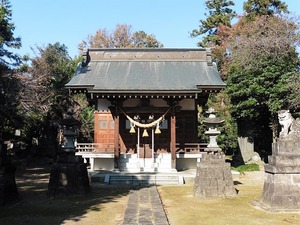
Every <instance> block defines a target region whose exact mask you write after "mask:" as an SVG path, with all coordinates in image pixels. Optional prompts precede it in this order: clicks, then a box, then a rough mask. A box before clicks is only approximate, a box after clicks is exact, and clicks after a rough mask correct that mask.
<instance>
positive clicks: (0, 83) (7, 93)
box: [0, 0, 22, 139]
mask: <svg viewBox="0 0 300 225" xmlns="http://www.w3.org/2000/svg"><path fill="white" fill-rule="evenodd" d="M11 20H12V11H11V5H10V2H9V1H8V0H2V1H1V2H0V136H2V138H3V139H11V138H12V137H13V134H14V130H15V129H16V128H19V127H20V126H22V118H21V114H20V110H19V99H20V92H19V90H20V88H21V83H20V80H19V77H18V76H17V74H16V73H15V71H14V70H13V69H12V68H11V67H13V66H17V65H18V64H19V63H20V58H19V56H18V55H17V54H15V53H14V52H13V51H12V50H13V49H18V48H20V47H21V38H19V37H15V36H14V29H15V26H14V23H12V22H11ZM1 133H2V134H1ZM0 139H1V137H0Z"/></svg>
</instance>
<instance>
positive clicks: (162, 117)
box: [120, 107, 171, 128]
mask: <svg viewBox="0 0 300 225" xmlns="http://www.w3.org/2000/svg"><path fill="white" fill-rule="evenodd" d="M170 109H171V107H170V108H168V110H167V111H166V112H165V113H164V114H163V115H162V116H161V117H159V118H158V119H157V120H155V121H153V122H151V123H140V122H138V121H135V120H134V119H132V118H131V117H130V116H128V115H127V114H126V113H125V112H124V111H123V110H122V109H121V108H120V110H121V111H122V112H123V113H124V115H125V116H126V117H127V119H128V120H129V121H130V122H131V123H132V124H133V125H134V126H137V127H141V128H151V127H154V126H156V125H157V124H159V123H160V121H162V120H163V119H164V118H165V115H167V113H168V112H169V110H170Z"/></svg>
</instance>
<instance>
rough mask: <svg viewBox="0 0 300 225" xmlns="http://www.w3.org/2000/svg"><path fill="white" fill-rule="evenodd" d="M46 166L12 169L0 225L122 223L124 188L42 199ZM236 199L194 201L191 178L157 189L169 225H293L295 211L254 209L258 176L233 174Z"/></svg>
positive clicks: (259, 183) (296, 221) (298, 216)
mask: <svg viewBox="0 0 300 225" xmlns="http://www.w3.org/2000/svg"><path fill="white" fill-rule="evenodd" d="M49 172H50V167H47V168H45V167H36V166H35V167H31V168H30V167H29V168H27V169H21V168H18V170H17V174H16V178H17V179H16V180H17V186H18V190H19V194H20V197H21V201H20V202H18V203H16V204H14V205H11V206H9V207H2V208H0V224H1V225H23V224H24V225H27V224H28V225H29V224H30V225H37V224H39V225H41V224H42V225H48V224H49V225H50V224H51V225H59V224H63V225H71V224H84V225H85V224H87V225H94V224H97V225H99V224H104V225H120V224H122V219H123V214H124V211H125V208H126V204H127V200H128V194H129V187H125V186H124V187H122V186H104V185H100V184H95V183H92V192H91V193H89V194H86V195H78V196H68V197H56V198H50V197H48V196H47V185H48V181H49ZM233 178H234V182H235V188H236V189H237V190H238V195H237V197H234V198H226V199H214V200H199V199H195V198H194V196H193V192H192V191H193V179H187V180H186V181H187V182H186V184H185V185H176V186H160V187H158V190H159V193H160V195H161V198H162V201H163V205H164V207H165V211H166V213H167V216H168V220H169V222H170V224H171V225H198V224H199V225H200V224H201V225H221V224H222V225H260V224H264V225H285V224H286V225H296V224H297V225H298V224H300V213H299V214H297V213H270V212H265V211H262V210H261V209H259V208H257V207H255V206H254V205H253V202H255V201H258V200H259V199H260V196H261V193H262V187H263V178H264V174H263V172H247V173H246V174H244V175H234V176H233Z"/></svg>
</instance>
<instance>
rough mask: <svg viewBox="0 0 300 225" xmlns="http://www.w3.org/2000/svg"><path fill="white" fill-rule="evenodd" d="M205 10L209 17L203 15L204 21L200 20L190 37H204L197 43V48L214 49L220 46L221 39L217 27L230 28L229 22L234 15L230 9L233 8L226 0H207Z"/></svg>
mask: <svg viewBox="0 0 300 225" xmlns="http://www.w3.org/2000/svg"><path fill="white" fill-rule="evenodd" d="M205 5H206V9H207V10H208V11H209V15H208V14H206V13H205V16H206V17H207V18H206V20H200V25H199V29H194V30H193V31H192V33H191V37H198V36H201V35H205V36H204V37H203V39H202V40H201V41H200V42H198V46H199V47H214V46H218V45H220V44H221V41H222V37H221V36H220V35H218V29H219V26H221V25H222V26H228V27H230V26H231V20H232V19H233V18H234V17H235V16H236V13H235V12H234V11H233V10H232V9H230V7H231V6H234V2H233V1H228V0H207V1H205Z"/></svg>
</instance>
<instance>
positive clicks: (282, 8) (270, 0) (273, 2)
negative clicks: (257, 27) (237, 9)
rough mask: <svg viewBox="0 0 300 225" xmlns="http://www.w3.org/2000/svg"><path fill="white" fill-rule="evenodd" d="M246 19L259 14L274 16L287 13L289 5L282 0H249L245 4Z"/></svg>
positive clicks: (253, 17)
mask: <svg viewBox="0 0 300 225" xmlns="http://www.w3.org/2000/svg"><path fill="white" fill-rule="evenodd" d="M243 8H244V10H245V12H246V19H250V20H252V19H255V18H256V17H259V16H272V15H276V14H281V13H287V12H288V9H287V5H286V4H285V3H284V2H283V1H281V0H248V1H246V2H244V6H243Z"/></svg>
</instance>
